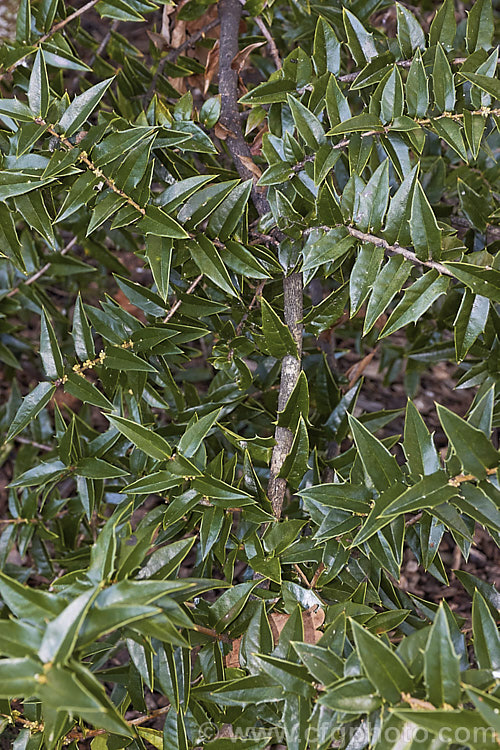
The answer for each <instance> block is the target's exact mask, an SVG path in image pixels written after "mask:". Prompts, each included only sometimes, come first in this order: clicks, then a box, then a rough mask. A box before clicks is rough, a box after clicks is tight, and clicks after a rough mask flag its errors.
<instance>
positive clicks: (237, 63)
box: [231, 42, 265, 75]
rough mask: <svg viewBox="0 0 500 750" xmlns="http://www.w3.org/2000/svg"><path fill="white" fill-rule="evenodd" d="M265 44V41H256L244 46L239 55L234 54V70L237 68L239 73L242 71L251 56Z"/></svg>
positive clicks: (232, 65) (232, 64)
mask: <svg viewBox="0 0 500 750" xmlns="http://www.w3.org/2000/svg"><path fill="white" fill-rule="evenodd" d="M264 44H265V42H254V43H253V44H249V45H248V46H247V47H244V48H243V49H242V50H240V51H239V52H238V54H237V55H235V56H234V58H233V62H232V63H231V67H232V69H233V70H235V71H236V72H237V73H238V75H240V73H241V72H242V70H243V69H244V68H245V66H246V64H247V62H248V58H249V56H250V55H251V54H252V52H254V51H255V50H256V49H258V48H259V47H262V46H263V45H264Z"/></svg>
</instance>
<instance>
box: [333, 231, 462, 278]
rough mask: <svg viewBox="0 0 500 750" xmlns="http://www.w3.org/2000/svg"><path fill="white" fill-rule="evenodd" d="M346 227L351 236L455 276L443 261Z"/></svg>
mask: <svg viewBox="0 0 500 750" xmlns="http://www.w3.org/2000/svg"><path fill="white" fill-rule="evenodd" d="M323 229H326V230H329V229H331V227H323ZM346 229H347V231H348V232H349V234H350V235H351V237H356V239H358V240H361V241H362V242H371V243H372V244H373V245H376V246H377V247H383V248H384V250H387V251H388V252H391V253H396V254H397V255H402V256H403V257H404V258H406V260H409V261H411V262H412V263H417V264H419V265H421V266H426V267H427V268H434V270H435V271H438V272H439V273H441V274H443V276H452V277H453V274H452V272H451V271H449V270H448V269H447V268H446V266H443V264H442V263H437V262H436V261H434V260H421V259H420V258H418V257H417V256H416V255H415V253H414V252H413V251H412V250H408V248H406V247H401V246H400V245H397V244H396V245H391V244H390V243H389V242H387V240H384V239H382V237H376V236H375V235H374V234H369V233H368V232H360V231H359V229H355V228H354V227H346Z"/></svg>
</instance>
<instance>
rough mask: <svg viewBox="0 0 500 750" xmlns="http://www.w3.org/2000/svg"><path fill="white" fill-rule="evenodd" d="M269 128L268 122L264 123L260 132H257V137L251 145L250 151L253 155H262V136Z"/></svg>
mask: <svg viewBox="0 0 500 750" xmlns="http://www.w3.org/2000/svg"><path fill="white" fill-rule="evenodd" d="M268 130H269V128H268V127H267V123H266V124H265V125H263V126H262V127H261V128H260V130H259V132H258V133H257V134H256V136H255V138H254V139H253V142H252V145H251V146H250V153H251V154H252V156H260V155H261V153H262V138H263V136H264V133H267V131H268Z"/></svg>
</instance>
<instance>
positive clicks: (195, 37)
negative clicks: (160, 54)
mask: <svg viewBox="0 0 500 750" xmlns="http://www.w3.org/2000/svg"><path fill="white" fill-rule="evenodd" d="M218 25H219V19H218V18H214V19H213V20H212V21H210V23H207V24H206V26H203V28H201V29H199V30H198V31H195V32H194V34H191V36H190V37H188V39H186V41H185V42H182V44H179V46H178V47H176V48H175V49H173V50H172V51H171V52H169V53H168V55H167V57H166V58H164V59H165V60H167V61H168V62H175V61H176V60H177V58H178V57H179V55H182V53H183V52H184V51H185V50H187V49H189V48H190V47H194V45H195V44H196V43H197V42H199V41H200V39H203V37H204V36H205V35H206V34H208V32H209V31H212V29H215V27H216V26H218Z"/></svg>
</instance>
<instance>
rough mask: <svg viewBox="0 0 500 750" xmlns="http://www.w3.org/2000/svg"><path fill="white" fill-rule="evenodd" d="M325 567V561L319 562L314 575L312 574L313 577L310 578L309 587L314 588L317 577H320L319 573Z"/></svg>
mask: <svg viewBox="0 0 500 750" xmlns="http://www.w3.org/2000/svg"><path fill="white" fill-rule="evenodd" d="M325 568H326V565H325V563H323V562H320V564H319V565H318V567H317V568H316V571H315V573H314V575H313V577H312V579H311V588H312V589H314V588H316V584H317V583H318V578H319V577H320V575H321V574H322V572H323V571H324V570H325Z"/></svg>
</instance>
